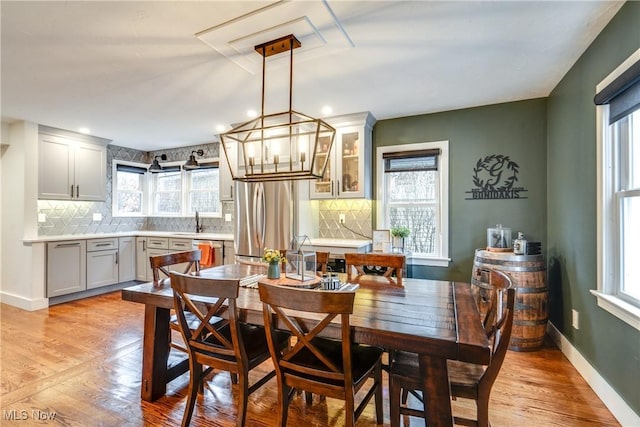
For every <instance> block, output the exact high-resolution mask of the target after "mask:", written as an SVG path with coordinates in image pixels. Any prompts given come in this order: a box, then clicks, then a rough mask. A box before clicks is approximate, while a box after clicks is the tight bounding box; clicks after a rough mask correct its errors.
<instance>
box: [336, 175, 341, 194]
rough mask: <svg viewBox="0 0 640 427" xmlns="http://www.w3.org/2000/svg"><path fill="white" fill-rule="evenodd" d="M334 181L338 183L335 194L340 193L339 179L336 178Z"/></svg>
mask: <svg viewBox="0 0 640 427" xmlns="http://www.w3.org/2000/svg"><path fill="white" fill-rule="evenodd" d="M336 182H337V183H338V185H337V186H336V195H338V196H339V195H340V180H339V179H337V180H336Z"/></svg>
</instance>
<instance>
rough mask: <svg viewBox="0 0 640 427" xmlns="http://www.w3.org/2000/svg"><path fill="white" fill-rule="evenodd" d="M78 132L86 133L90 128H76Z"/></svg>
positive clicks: (89, 131) (88, 132)
mask: <svg viewBox="0 0 640 427" xmlns="http://www.w3.org/2000/svg"><path fill="white" fill-rule="evenodd" d="M78 132H80V133H84V134H87V135H88V134H90V133H91V129H89V128H78Z"/></svg>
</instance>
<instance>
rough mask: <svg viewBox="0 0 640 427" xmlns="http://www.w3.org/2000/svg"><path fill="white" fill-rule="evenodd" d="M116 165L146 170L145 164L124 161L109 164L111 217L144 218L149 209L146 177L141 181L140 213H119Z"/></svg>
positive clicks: (114, 161)
mask: <svg viewBox="0 0 640 427" xmlns="http://www.w3.org/2000/svg"><path fill="white" fill-rule="evenodd" d="M118 165H127V166H135V167H139V168H144V169H146V168H148V167H149V165H147V164H145V163H136V162H128V161H125V160H113V162H112V164H111V168H112V169H111V216H113V217H138V218H140V217H146V216H147V212H148V208H149V199H148V194H149V191H148V190H149V185H148V180H147V175H146V174H145V175H144V176H143V179H142V212H140V213H129V212H127V213H120V211H119V210H118Z"/></svg>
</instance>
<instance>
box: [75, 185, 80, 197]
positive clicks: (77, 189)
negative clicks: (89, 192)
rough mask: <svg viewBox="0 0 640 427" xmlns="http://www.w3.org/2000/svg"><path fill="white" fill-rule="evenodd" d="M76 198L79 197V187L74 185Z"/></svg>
mask: <svg viewBox="0 0 640 427" xmlns="http://www.w3.org/2000/svg"><path fill="white" fill-rule="evenodd" d="M76 197H80V186H79V185H76Z"/></svg>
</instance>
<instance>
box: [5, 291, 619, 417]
mask: <svg viewBox="0 0 640 427" xmlns="http://www.w3.org/2000/svg"><path fill="white" fill-rule="evenodd" d="M143 312H144V307H143V306H142V305H140V304H136V303H131V302H126V301H122V300H121V298H120V293H119V292H115V293H111V294H107V295H103V296H99V297H94V298H88V299H84V300H80V301H76V302H71V303H66V304H61V305H57V306H53V307H51V308H49V309H45V310H40V311H36V312H27V311H23V310H20V309H17V308H14V307H11V306H7V305H4V304H3V305H2V306H1V312H0V316H1V318H2V328H1V330H0V334H1V337H0V348H1V359H0V363H1V366H0V368H1V389H0V406H1V410H2V418H1V419H0V424H1V425H2V426H5V425H7V426H8V425H23V426H26V425H65V426H142V425H145V426H151V425H161V426H178V425H180V421H181V419H182V413H183V409H184V403H185V397H186V390H187V385H188V374H185V375H183V376H182V377H180V378H178V379H176V380H175V381H173V382H172V383H171V384H170V386H169V389H168V391H167V395H166V396H165V397H163V398H162V399H159V400H158V401H156V402H154V403H148V402H143V401H141V400H140V371H141V357H142V321H143ZM270 363H271V362H266V363H265V364H264V365H263V366H261V367H260V368H259V369H264V370H266V369H271V364H270ZM251 378H256V377H255V376H253V375H252V376H251ZM385 381H386V376H385ZM385 387H386V386H385ZM236 394H237V391H236V390H235V386H234V387H231V383H230V380H229V375H228V374H217V375H216V374H214V375H213V376H212V378H211V380H210V381H209V382H208V384H207V386H206V388H205V394H204V396H201V397H199V399H198V402H197V404H196V409H195V411H194V418H193V421H192V423H191V425H192V426H235V404H234V402H235V400H234V399H235V396H236ZM384 397H385V403H384V404H385V407H384V411H385V425H387V426H388V425H389V424H388V422H389V407H388V394H387V392H386V389H385V393H384ZM276 399H277V396H276V381H275V379H272V380H271V381H270V382H269V383H267V385H266V386H265V387H262V388H261V389H259V390H258V391H257V392H255V393H254V394H253V395H252V396H250V398H249V411H248V421H247V426H272V425H273V424H274V422H275V416H276V412H277V402H276ZM453 407H454V413H460V411H462V412H464V413H466V414H467V415H469V413H470V411H472V408H473V403H472V402H463V401H462V400H458V401H455V402H453ZM47 417H49V418H48V419H47ZM52 417H53V419H51V418H52ZM36 418H40V420H36ZM490 419H491V422H492V425H493V426H495V427H497V426H588V425H593V426H615V425H618V423H617V422H616V420H615V418H614V417H613V416H612V415H611V413H610V412H609V411H608V410H607V409H606V408H605V406H604V405H603V404H602V402H601V401H600V400H599V399H598V398H597V397H596V395H595V393H594V392H593V391H592V390H591V389H590V388H589V386H588V385H587V384H586V383H585V381H584V380H583V379H582V377H580V375H579V374H578V373H577V372H576V370H575V369H574V368H573V367H572V366H571V365H570V364H569V362H568V361H567V360H566V359H565V357H564V356H563V355H562V353H561V352H560V351H559V350H558V349H557V348H555V347H553V345H547V346H546V347H545V348H544V349H542V350H540V351H536V352H531V353H517V352H511V351H510V352H509V353H508V355H507V358H506V360H505V363H504V366H503V368H502V371H501V373H500V375H499V376H498V379H497V382H496V384H495V385H494V388H493V393H492V396H491V404H490ZM25 421H26V422H25ZM343 422H344V421H343V404H342V402H340V401H335V400H332V399H326V400H319V399H318V397H317V396H314V402H313V404H312V405H311V406H307V405H306V404H305V403H304V399H302V398H301V397H298V398H296V399H295V401H294V402H293V403H292V404H291V406H290V414H289V423H288V425H289V426H302V425H306V426H339V425H342V424H343ZM357 425H358V426H368V425H375V415H374V411H373V403H372V402H371V403H370V404H369V407H368V408H367V410H366V411H365V413H363V415H362V416H361V418H360V420H359V421H358V423H357ZM405 425H411V426H413V425H415V426H419V425H424V422H422V421H421V420H416V419H413V418H412V419H411V420H410V421H409V419H405Z"/></svg>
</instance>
